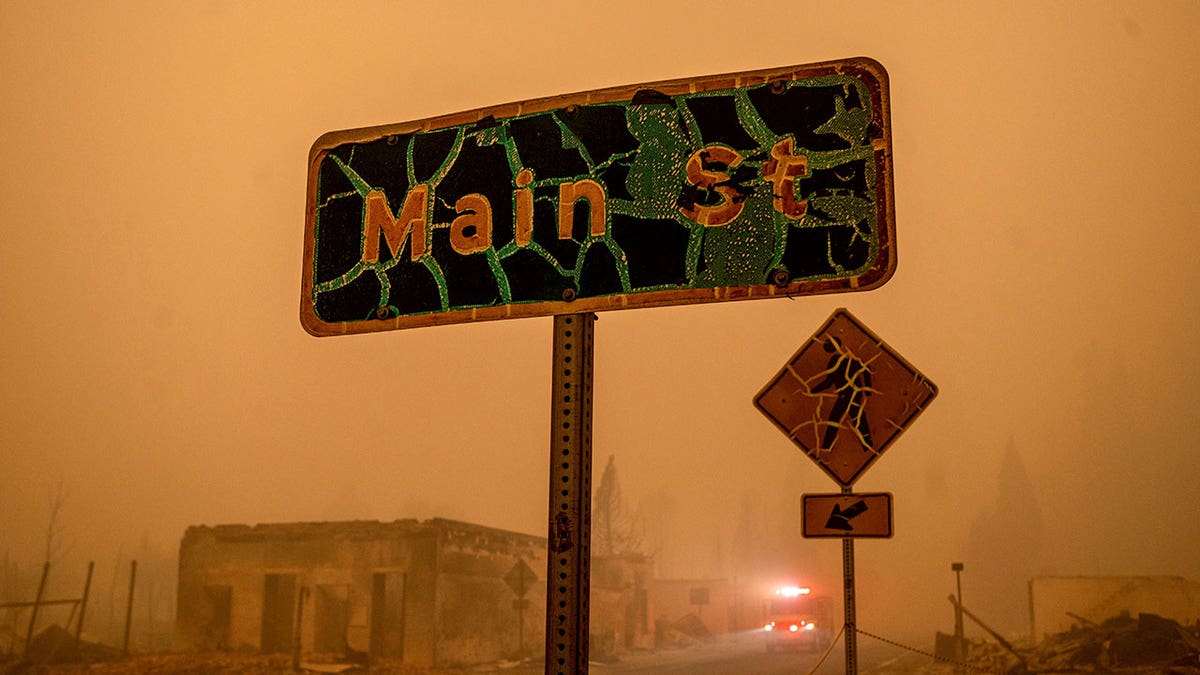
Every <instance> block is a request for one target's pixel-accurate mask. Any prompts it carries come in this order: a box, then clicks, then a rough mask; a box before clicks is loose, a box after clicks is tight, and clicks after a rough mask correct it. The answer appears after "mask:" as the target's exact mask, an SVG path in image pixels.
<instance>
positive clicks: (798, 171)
mask: <svg viewBox="0 0 1200 675" xmlns="http://www.w3.org/2000/svg"><path fill="white" fill-rule="evenodd" d="M762 174H763V178H766V179H767V180H769V181H770V182H771V186H772V192H773V193H774V195H775V201H774V206H775V210H776V211H778V212H779V213H782V214H783V215H784V216H786V217H788V218H790V219H792V220H797V219H799V218H801V217H803V216H804V212H805V211H807V210H808V200H805V199H801V200H798V201H797V199H796V177H797V176H806V175H808V157H806V156H804V155H794V154H792V138H791V136H789V137H787V138H784V139H783V140H781V141H779V142H778V143H776V144H775V145H774V147H772V148H771V159H770V161H768V162H766V163H765V164H763V168H762Z"/></svg>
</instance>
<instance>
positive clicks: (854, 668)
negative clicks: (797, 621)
mask: <svg viewBox="0 0 1200 675" xmlns="http://www.w3.org/2000/svg"><path fill="white" fill-rule="evenodd" d="M842 493H843V494H850V488H848V487H844V488H842ZM842 576H843V577H844V579H845V589H844V590H845V595H844V596H843V608H844V612H845V615H846V624H845V625H846V675H858V632H857V628H856V624H857V617H856V616H855V615H856V611H855V606H854V539H852V538H850V537H844V538H842Z"/></svg>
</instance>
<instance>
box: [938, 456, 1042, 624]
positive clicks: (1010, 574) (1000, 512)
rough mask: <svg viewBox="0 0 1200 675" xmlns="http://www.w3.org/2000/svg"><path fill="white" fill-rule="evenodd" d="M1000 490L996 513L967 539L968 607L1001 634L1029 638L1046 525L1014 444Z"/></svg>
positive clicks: (1002, 468) (1002, 464) (965, 577)
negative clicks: (1031, 586)
mask: <svg viewBox="0 0 1200 675" xmlns="http://www.w3.org/2000/svg"><path fill="white" fill-rule="evenodd" d="M996 487H997V494H996V505H995V508H994V509H993V510H992V511H991V512H984V513H981V514H980V515H978V516H977V517H976V518H975V521H974V522H973V523H972V524H971V529H970V532H969V534H968V535H967V545H966V555H965V560H964V562H965V563H966V569H965V570H964V571H963V604H964V605H965V606H966V607H967V608H968V609H970V610H971V611H973V612H975V613H976V614H977V615H979V617H980V618H981V619H983V620H984V621H987V622H989V624H990V625H992V627H993V628H995V629H997V630H1002V631H1008V632H1026V631H1028V629H1029V595H1028V580H1029V578H1030V577H1032V576H1034V575H1035V574H1037V573H1038V572H1039V566H1040V560H1041V548H1042V543H1043V531H1044V525H1043V522H1042V511H1041V507H1039V506H1038V500H1037V494H1036V492H1035V491H1034V487H1033V482H1032V481H1031V480H1030V478H1029V472H1028V471H1026V469H1025V464H1024V462H1023V461H1022V460H1021V455H1020V453H1018V452H1017V448H1016V443H1015V442H1014V441H1013V440H1012V439H1011V438H1010V439H1009V441H1008V445H1007V447H1006V448H1005V451H1004V457H1003V459H1002V460H1001V462H1000V472H999V476H998V478H997V480H996ZM949 611H950V610H949V608H947V612H949Z"/></svg>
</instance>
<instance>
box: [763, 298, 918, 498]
mask: <svg viewBox="0 0 1200 675" xmlns="http://www.w3.org/2000/svg"><path fill="white" fill-rule="evenodd" d="M935 396H937V386H936V385H934V383H933V382H930V381H929V379H928V378H926V377H925V376H924V375H922V374H921V372H920V371H918V370H917V369H916V368H914V367H913V366H912V365H911V364H910V363H909V362H908V361H906V360H904V358H903V357H902V356H900V354H898V353H897V352H896V351H895V350H894V349H892V348H891V347H889V346H888V345H887V344H886V343H884V342H883V340H880V339H879V338H878V337H877V336H876V335H875V334H874V333H872V332H871V331H870V330H869V329H868V328H867V327H866V326H864V325H863V324H862V323H861V322H860V321H859V320H858V319H856V318H854V316H853V315H851V314H850V312H848V311H846V310H845V309H838V310H837V311H835V312H834V313H833V315H832V316H830V317H829V319H828V320H827V321H826V322H825V324H824V325H823V326H821V328H820V329H818V330H817V332H816V333H815V334H814V335H813V336H812V337H811V338H809V339H808V340H807V341H806V342H805V343H804V344H803V345H801V346H800V349H799V351H797V352H796V353H795V354H794V355H793V356H792V358H791V359H790V360H788V362H787V363H786V364H784V366H783V368H782V369H781V370H780V371H779V373H778V374H776V375H775V377H773V378H772V379H771V381H770V382H768V383H767V385H766V386H765V387H763V389H762V390H761V391H760V392H758V395H757V396H755V398H754V405H755V407H757V408H758V409H759V411H760V412H762V413H763V414H764V415H766V416H767V418H768V419H770V420H771V422H772V423H774V424H775V426H776V427H777V428H778V429H779V430H780V431H782V432H783V433H784V434H785V435H786V436H787V437H788V438H790V439H791V440H792V442H793V443H795V444H796V445H797V446H799V448H800V449H801V450H803V451H804V453H805V454H806V455H808V457H809V458H810V459H812V460H813V461H814V462H816V463H817V466H819V467H820V468H821V469H822V470H824V471H825V473H827V474H829V476H830V477H831V478H833V480H835V481H836V482H837V483H838V484H839V485H841V486H842V487H844V488H849V487H850V486H851V485H853V484H854V481H855V480H857V479H858V477H859V476H861V475H862V473H863V471H866V469H867V467H869V466H871V464H873V463H874V462H875V460H877V459H879V456H880V455H882V454H883V453H884V451H885V450H887V449H888V447H889V446H890V445H891V444H892V442H893V441H894V440H896V437H897V436H899V435H900V433H901V432H903V431H904V430H905V429H907V428H908V426H909V425H910V424H912V422H913V420H915V419H916V417H917V416H918V415H920V414H921V411H923V410H924V409H925V406H927V405H928V404H929V402H930V401H932V400H933V398H934V397H935Z"/></svg>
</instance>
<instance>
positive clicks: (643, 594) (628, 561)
mask: <svg viewBox="0 0 1200 675" xmlns="http://www.w3.org/2000/svg"><path fill="white" fill-rule="evenodd" d="M653 568H654V565H653V562H652V561H651V560H650V559H649V558H647V557H646V556H643V555H641V554H629V555H619V556H593V557H592V559H591V597H590V598H589V606H590V608H591V616H590V622H589V623H590V625H589V628H590V633H591V636H590V652H591V654H592V655H594V656H596V657H598V658H604V657H606V656H611V655H613V654H617V653H620V652H625V651H630V650H633V649H645V648H650V647H653V646H654V630H653V622H652V620H651V617H652V616H653V611H654V608H653V605H652V604H651V595H650V587H651V585H652V584H653V582H654V579H653V576H654V574H653V572H654V570H653Z"/></svg>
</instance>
